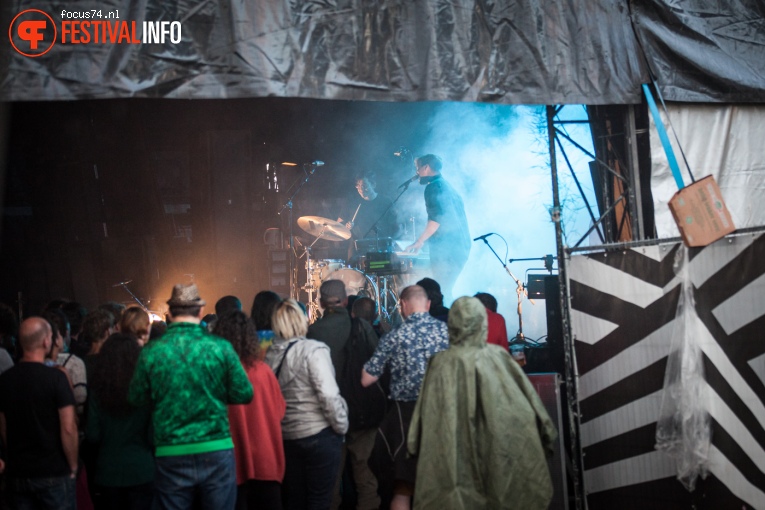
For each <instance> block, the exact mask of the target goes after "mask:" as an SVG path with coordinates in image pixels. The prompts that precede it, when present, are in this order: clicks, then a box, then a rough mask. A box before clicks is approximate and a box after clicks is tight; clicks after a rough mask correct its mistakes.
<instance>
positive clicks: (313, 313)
mask: <svg viewBox="0 0 765 510" xmlns="http://www.w3.org/2000/svg"><path fill="white" fill-rule="evenodd" d="M326 230H327V227H326V226H325V227H323V228H322V229H321V232H320V233H319V235H318V236H317V237H316V239H314V241H313V242H312V243H311V244H310V246H306V247H305V251H303V255H301V256H300V257H298V260H300V259H302V258H303V256H305V274H306V282H305V285H303V287H301V288H302V289H303V290H304V291H306V292H307V293H308V307H307V308H308V322H311V323H313V322H314V321H316V319H318V318H319V317H320V316H321V313H320V312H319V310H320V308H319V304H318V303H317V302H316V300H318V298H319V295H318V290H319V289H317V288H316V287H314V286H313V281H312V279H311V276H313V275H312V273H311V271H312V269H313V268H312V267H311V248H313V245H314V244H316V242H317V241H318V240H319V239H321V236H323V235H324V232H325V231H326ZM314 292H317V295H316V300H314V299H313V293H314Z"/></svg>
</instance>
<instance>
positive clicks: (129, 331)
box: [0, 278, 557, 510]
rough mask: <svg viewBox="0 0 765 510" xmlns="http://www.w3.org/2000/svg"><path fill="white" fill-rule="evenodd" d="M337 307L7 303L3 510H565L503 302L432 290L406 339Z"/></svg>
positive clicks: (405, 314)
mask: <svg viewBox="0 0 765 510" xmlns="http://www.w3.org/2000/svg"><path fill="white" fill-rule="evenodd" d="M320 303H321V308H322V309H323V313H322V316H321V317H320V318H319V319H318V320H316V321H315V322H313V323H312V324H309V320H308V316H307V313H306V307H305V305H304V304H302V303H300V302H298V301H296V300H294V299H282V298H281V297H280V296H279V295H278V294H276V293H274V292H271V291H262V292H260V293H258V294H257V295H256V296H255V299H254V301H253V303H252V307H251V309H250V313H249V316H248V314H247V313H245V311H243V310H242V304H241V302H240V300H239V299H238V298H236V297H235V296H225V297H223V298H221V299H219V300H218V301H217V302H216V303H215V313H214V314H209V315H205V313H204V310H205V307H206V305H207V302H206V301H205V300H204V299H203V297H202V296H200V294H199V290H198V288H197V287H196V285H194V284H193V283H191V284H179V285H175V286H174V288H173V289H172V294H171V297H170V299H169V300H168V302H167V304H168V313H167V316H166V321H155V322H151V320H150V316H149V314H148V313H147V311H146V310H144V309H143V308H141V307H138V306H133V307H130V308H125V306H123V305H120V304H117V303H105V304H103V305H101V306H99V307H98V308H96V309H93V310H90V311H87V310H86V309H85V308H84V307H83V306H82V305H81V304H79V303H77V302H73V301H67V300H57V301H53V302H51V303H49V304H48V305H47V306H46V308H45V309H44V310H43V311H41V313H40V314H39V316H33V317H28V318H26V319H24V320H23V321H21V322H20V323H19V321H18V320H17V317H16V315H15V313H14V311H13V310H12V309H11V308H9V307H8V306H6V305H1V304H0V335H1V337H0V342H1V343H2V349H0V439H2V442H1V445H0V446H1V450H0V471H1V472H2V482H1V488H2V491H1V492H0V498H1V500H0V507H3V508H12V509H32V508H35V509H37V508H40V509H42V508H45V509H78V510H90V509H94V508H95V509H96V510H102V509H103V510H112V509H130V510H133V509H136V510H137V509H141V510H144V509H153V508H159V509H210V510H223V509H234V508H236V509H237V510H240V509H241V510H244V509H269V510H280V509H283V508H284V509H289V510H292V509H312V510H327V509H333V510H335V509H352V508H355V509H358V510H372V509H388V508H390V509H394V510H398V509H408V508H420V509H437V510H447V509H469V510H473V509H486V510H493V509H500V508H523V509H546V508H547V507H548V505H549V502H550V500H551V498H552V490H553V489H552V483H551V479H550V473H549V469H548V459H549V458H550V456H551V455H552V451H553V442H554V440H555V438H556V436H557V432H556V430H555V428H554V426H553V424H552V421H551V420H550V417H549V416H548V414H547V412H546V411H545V408H544V406H543V404H542V402H541V400H540V399H539V397H538V396H537V394H536V392H535V390H534V388H533V386H532V385H531V383H530V382H529V380H528V378H527V377H526V375H525V374H524V373H523V370H522V369H521V368H520V366H519V365H518V363H516V361H515V360H514V359H513V358H512V357H511V356H510V355H509V353H508V338H507V331H506V326H505V321H504V319H503V318H502V316H501V315H499V314H498V313H497V311H496V310H497V302H496V299H494V297H493V296H491V295H489V294H486V293H478V294H476V296H474V297H460V298H458V299H457V300H456V301H454V303H453V304H452V306H451V308H450V309H449V308H446V307H445V306H444V302H443V296H442V295H441V291H440V287H439V284H438V283H437V282H436V281H434V280H432V279H430V278H425V279H423V280H421V281H420V282H418V284H417V285H411V286H409V287H406V288H404V289H403V290H402V291H401V293H400V299H399V304H398V312H399V313H400V316H401V319H402V320H401V321H400V324H398V325H396V326H395V327H390V326H389V325H387V324H386V323H385V322H384V321H380V320H379V318H378V312H377V309H378V307H377V303H375V301H374V300H373V299H370V298H368V297H357V296H348V295H346V289H345V286H344V284H343V282H341V281H339V280H328V281H325V282H324V283H322V285H321V288H320Z"/></svg>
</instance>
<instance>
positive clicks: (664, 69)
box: [631, 0, 765, 103]
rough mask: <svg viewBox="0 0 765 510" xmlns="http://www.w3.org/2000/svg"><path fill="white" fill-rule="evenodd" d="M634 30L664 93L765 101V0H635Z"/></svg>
mask: <svg viewBox="0 0 765 510" xmlns="http://www.w3.org/2000/svg"><path fill="white" fill-rule="evenodd" d="M631 5H632V15H633V20H634V23H635V32H636V34H637V36H638V38H639V40H640V43H641V45H642V46H643V47H644V48H645V50H646V58H647V59H648V63H649V66H650V69H651V71H652V72H653V73H654V74H655V75H656V76H657V77H658V83H659V85H660V87H661V91H662V93H663V94H664V96H665V98H666V99H668V100H671V101H683V102H728V103H746V102H758V103H763V102H765V2H763V0H736V1H730V2H720V1H717V0H683V1H678V0H665V1H662V0H632V1H631Z"/></svg>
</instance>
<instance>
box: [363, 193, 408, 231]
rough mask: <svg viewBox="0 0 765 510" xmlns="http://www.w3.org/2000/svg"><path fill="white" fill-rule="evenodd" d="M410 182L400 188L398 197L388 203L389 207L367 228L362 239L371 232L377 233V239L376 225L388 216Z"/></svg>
mask: <svg viewBox="0 0 765 510" xmlns="http://www.w3.org/2000/svg"><path fill="white" fill-rule="evenodd" d="M412 182H413V181H412V180H411V179H410V180H408V181H407V182H406V184H404V186H403V187H402V189H401V192H400V193H399V194H398V196H397V197H396V198H395V199H394V200H393V202H391V203H390V205H389V206H388V207H387V208H386V209H385V210H384V211H383V213H382V214H381V215H380V216H379V217H378V218H377V220H375V222H374V223H372V226H371V227H369V230H367V232H366V234H364V237H363V238H362V239H366V237H367V236H368V235H369V233H370V232H372V231H373V230H374V231H375V232H377V234H376V235H377V237H378V238H379V229H378V228H377V224H378V223H380V221H381V220H382V219H383V218H385V215H386V214H388V212H389V211H390V210H391V209H393V206H394V205H396V202H398V201H399V199H400V198H401V195H403V194H404V193H405V192H406V190H408V189H409V185H410V184H412Z"/></svg>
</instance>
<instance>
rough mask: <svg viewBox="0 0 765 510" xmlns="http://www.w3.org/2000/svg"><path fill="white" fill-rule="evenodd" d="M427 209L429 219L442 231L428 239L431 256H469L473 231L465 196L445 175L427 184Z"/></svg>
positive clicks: (437, 231)
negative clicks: (466, 208)
mask: <svg viewBox="0 0 765 510" xmlns="http://www.w3.org/2000/svg"><path fill="white" fill-rule="evenodd" d="M425 209H426V210H427V212H428V220H432V221H435V222H436V223H438V224H439V227H438V230H436V232H435V233H434V234H433V235H432V236H431V237H430V239H428V243H429V244H430V257H431V259H432V258H433V257H434V255H436V256H438V255H441V254H442V253H443V252H451V253H453V254H455V255H456V254H458V255H460V256H464V257H465V258H467V254H468V253H469V252H470V231H469V230H468V223H467V216H466V215H465V206H464V205H463V203H462V198H461V197H460V196H459V195H458V194H457V192H456V191H455V190H454V188H452V187H451V185H450V184H449V183H448V182H446V181H445V180H444V179H443V177H441V176H437V177H435V178H434V179H433V180H432V181H431V182H430V183H429V184H428V185H427V186H426V187H425ZM455 252H456V253H455Z"/></svg>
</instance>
